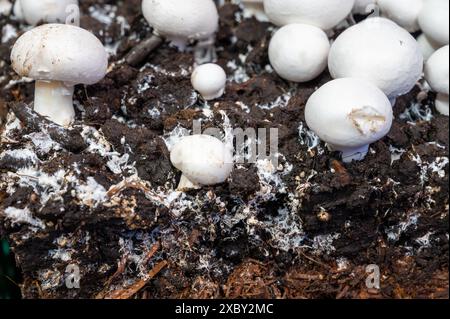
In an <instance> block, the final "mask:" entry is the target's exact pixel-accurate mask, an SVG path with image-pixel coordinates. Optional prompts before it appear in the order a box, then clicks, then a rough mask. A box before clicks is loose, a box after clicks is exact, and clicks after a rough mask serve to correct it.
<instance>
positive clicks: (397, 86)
mask: <svg viewBox="0 0 450 319" xmlns="http://www.w3.org/2000/svg"><path fill="white" fill-rule="evenodd" d="M328 67H329V70H330V73H331V75H332V76H333V78H335V79H336V78H346V77H354V78H363V79H367V80H369V81H371V82H372V83H374V84H375V85H376V86H378V87H379V88H380V89H381V90H382V91H383V92H384V93H385V94H386V95H387V96H388V97H389V98H396V97H398V96H400V95H403V94H405V93H408V92H409V91H410V90H411V89H412V88H413V87H414V85H415V84H416V82H417V81H418V80H419V79H420V78H421V76H422V71H423V55H422V52H421V50H420V47H419V45H418V43H417V41H416V40H415V39H414V38H413V37H412V36H411V34H409V33H408V32H407V31H406V30H405V29H403V28H400V27H399V26H398V25H397V24H395V23H394V22H392V21H390V20H388V19H385V18H369V19H366V20H364V21H363V22H361V23H359V24H357V25H354V26H353V27H350V28H348V29H347V30H346V31H344V32H343V33H342V34H341V35H340V36H339V37H338V38H337V39H336V41H335V42H334V43H333V45H332V46H331V50H330V55H329V58H328Z"/></svg>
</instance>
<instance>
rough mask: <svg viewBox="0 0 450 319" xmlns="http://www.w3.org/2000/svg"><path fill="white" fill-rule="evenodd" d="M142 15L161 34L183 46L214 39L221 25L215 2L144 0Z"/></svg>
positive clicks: (209, 0)
mask: <svg viewBox="0 0 450 319" xmlns="http://www.w3.org/2000/svg"><path fill="white" fill-rule="evenodd" d="M142 12H143V13H144V17H145V19H146V20H147V22H148V23H149V24H150V25H151V26H152V27H153V28H154V29H155V32H156V33H157V34H158V35H160V36H162V37H164V38H166V39H168V40H170V41H171V42H172V43H174V44H176V45H177V46H179V47H184V46H185V45H186V42H187V41H189V40H199V39H207V38H209V37H211V36H212V35H213V34H214V33H215V32H216V31H217V29H218V26H219V14H218V12H217V8H216V5H215V4H214V2H213V1H212V0H189V1H186V0H144V1H143V2H142Z"/></svg>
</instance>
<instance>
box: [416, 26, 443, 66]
mask: <svg viewBox="0 0 450 319" xmlns="http://www.w3.org/2000/svg"><path fill="white" fill-rule="evenodd" d="M417 43H418V44H419V47H420V50H421V51H422V55H423V59H424V60H425V62H426V61H427V60H428V59H429V58H430V56H431V55H432V54H433V53H434V52H436V50H438V49H439V48H440V47H441V46H440V45H439V44H437V43H436V42H434V41H433V40H431V39H430V38H428V37H427V36H426V35H425V34H423V33H422V34H421V35H419V37H418V38H417Z"/></svg>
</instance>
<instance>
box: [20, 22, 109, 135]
mask: <svg viewBox="0 0 450 319" xmlns="http://www.w3.org/2000/svg"><path fill="white" fill-rule="evenodd" d="M80 45H82V49H80ZM11 63H12V67H13V69H14V70H15V71H16V72H17V73H18V74H19V75H21V76H23V77H28V78H32V79H34V80H36V88H35V97H34V109H35V111H36V112H37V113H39V114H41V115H43V116H45V117H48V118H49V119H50V120H52V121H53V122H55V123H57V124H59V125H63V126H67V125H69V124H70V123H71V122H72V121H73V119H74V116H75V112H74V108H73V92H74V86H75V85H76V84H94V83H97V82H98V81H100V80H101V79H102V78H103V77H104V76H105V74H106V71H107V67H108V54H107V52H106V50H105V48H104V47H103V45H102V43H101V42H100V40H99V39H97V38H96V37H95V36H94V35H93V34H92V33H90V32H88V31H86V30H84V29H82V28H79V27H76V26H72V25H66V24H46V25H42V26H39V27H37V28H34V29H32V30H30V31H28V32H26V33H24V34H23V35H22V36H21V37H20V38H19V39H18V40H17V42H16V43H15V45H14V47H13V49H12V52H11Z"/></svg>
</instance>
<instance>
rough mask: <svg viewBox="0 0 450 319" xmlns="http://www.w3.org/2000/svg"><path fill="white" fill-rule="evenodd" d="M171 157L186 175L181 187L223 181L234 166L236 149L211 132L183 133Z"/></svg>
mask: <svg viewBox="0 0 450 319" xmlns="http://www.w3.org/2000/svg"><path fill="white" fill-rule="evenodd" d="M170 160H171V162H172V164H173V166H175V167H176V168H177V169H179V170H180V171H181V172H182V173H183V176H182V177H181V181H180V184H179V186H178V189H179V190H187V189H195V188H200V187H201V186H202V185H203V186H209V185H216V184H220V183H223V182H225V181H226V180H227V178H228V177H229V176H230V174H231V171H232V170H233V166H234V162H233V150H232V148H231V147H229V146H227V145H225V144H224V143H223V142H222V141H220V140H219V139H217V138H215V137H212V136H209V135H191V136H186V137H183V138H182V139H181V140H180V141H179V142H178V143H177V144H176V145H175V146H174V147H173V149H172V151H171V153H170Z"/></svg>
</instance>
